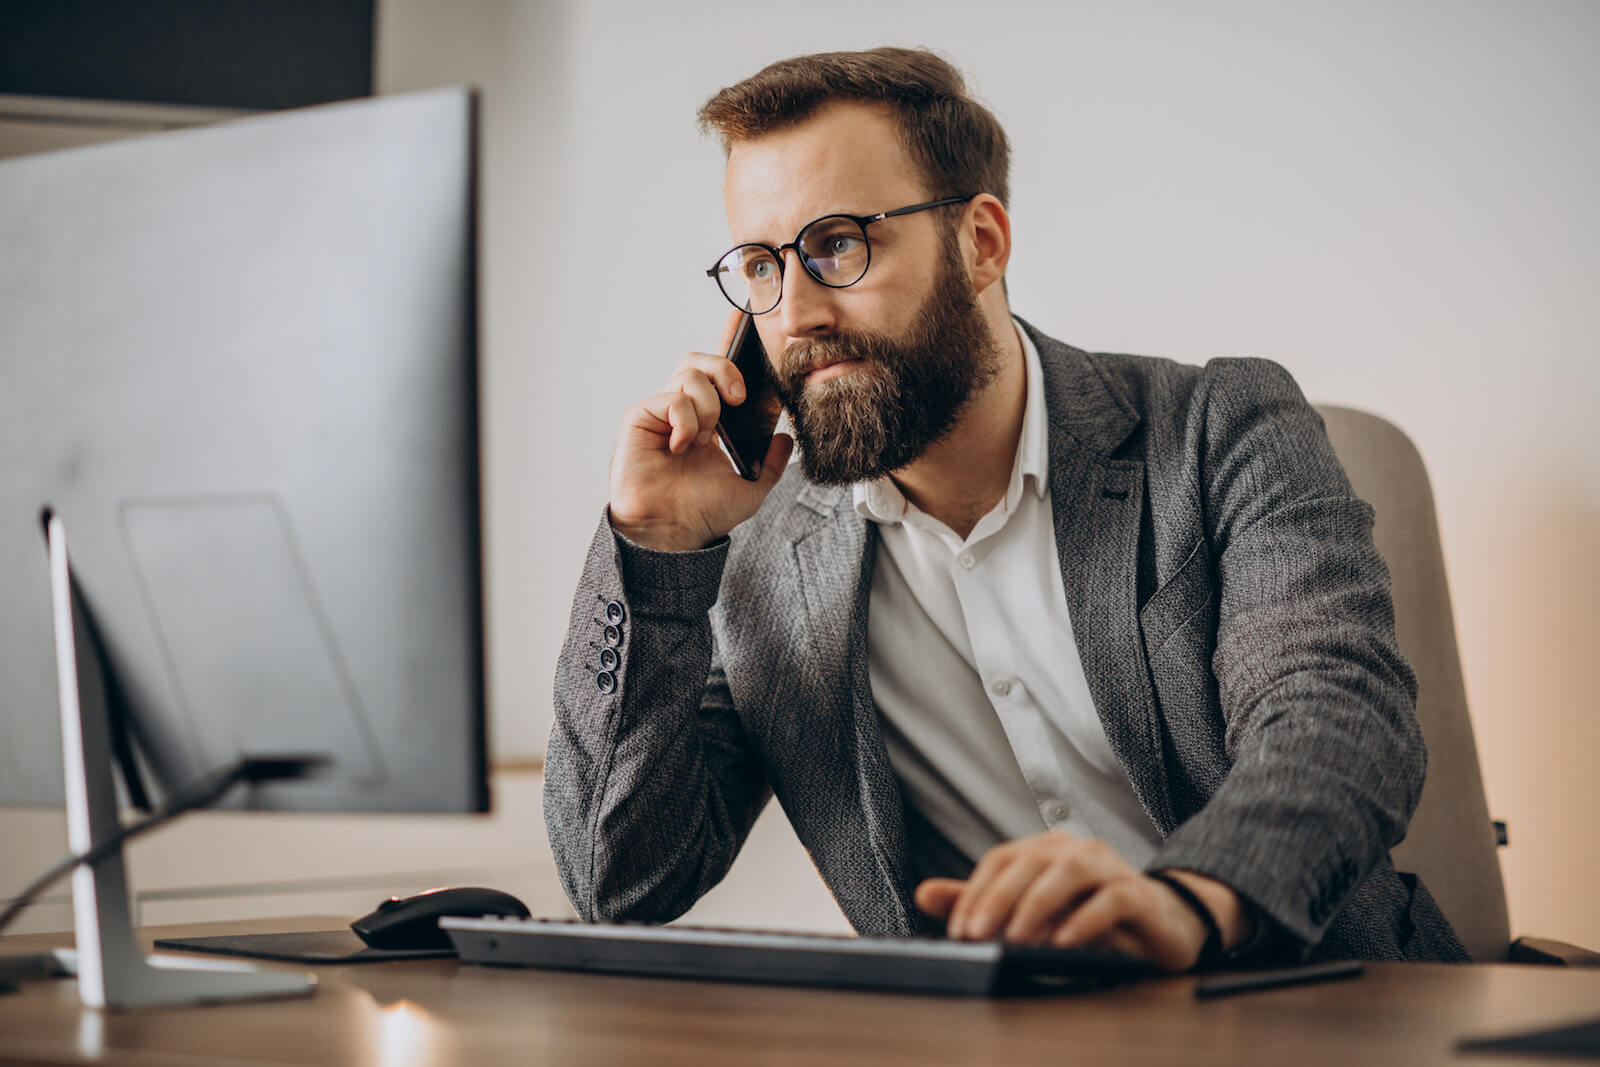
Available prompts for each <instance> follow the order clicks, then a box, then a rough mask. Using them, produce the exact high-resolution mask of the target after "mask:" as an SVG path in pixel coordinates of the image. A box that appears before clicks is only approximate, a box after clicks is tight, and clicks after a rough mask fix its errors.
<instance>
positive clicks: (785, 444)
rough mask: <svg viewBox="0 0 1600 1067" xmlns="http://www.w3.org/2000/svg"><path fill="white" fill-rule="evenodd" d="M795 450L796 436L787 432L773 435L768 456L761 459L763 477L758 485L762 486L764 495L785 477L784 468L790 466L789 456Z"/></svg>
mask: <svg viewBox="0 0 1600 1067" xmlns="http://www.w3.org/2000/svg"><path fill="white" fill-rule="evenodd" d="M793 452H794V438H792V437H790V436H789V435H788V434H786V433H775V434H773V435H772V443H771V444H769V445H767V456H766V458H765V459H763V460H762V461H761V477H760V478H758V479H757V480H756V485H758V486H760V488H761V492H762V493H763V495H764V494H766V493H767V492H768V491H770V490H771V489H772V487H773V486H775V485H777V484H778V479H779V478H782V477H783V472H784V469H785V468H786V467H788V466H789V456H790V454H791V453H793Z"/></svg>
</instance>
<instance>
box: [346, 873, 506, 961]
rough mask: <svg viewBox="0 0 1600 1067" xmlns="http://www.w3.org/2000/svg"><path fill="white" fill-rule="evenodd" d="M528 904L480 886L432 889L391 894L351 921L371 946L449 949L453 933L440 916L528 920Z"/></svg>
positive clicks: (357, 932)
mask: <svg viewBox="0 0 1600 1067" xmlns="http://www.w3.org/2000/svg"><path fill="white" fill-rule="evenodd" d="M529 914H530V913H529V911H528V906H527V905H526V904H524V903H522V901H520V900H518V899H517V898H516V897H514V896H512V895H511V894H510V893H502V892H500V891H499V890H498V889H483V888H480V887H478V886H456V887H454V888H447V889H429V890H426V891H425V892H422V893H418V894H417V895H416V896H414V897H390V898H389V899H388V900H386V901H384V902H383V903H382V904H379V905H378V906H377V908H376V909H374V910H373V911H372V912H371V913H370V914H368V915H363V916H362V917H361V918H359V919H357V920H356V921H355V922H353V923H351V924H350V929H352V930H354V931H355V932H356V936H358V937H360V938H361V940H363V941H365V942H366V943H367V944H368V945H369V946H370V947H372V948H383V949H433V948H449V947H451V946H450V935H449V934H447V933H445V932H444V931H443V930H441V929H439V917H440V916H441V915H464V916H468V917H470V918H478V917H481V916H484V915H494V916H507V915H509V916H515V917H516V918H518V919H526V918H527V917H528V915H529Z"/></svg>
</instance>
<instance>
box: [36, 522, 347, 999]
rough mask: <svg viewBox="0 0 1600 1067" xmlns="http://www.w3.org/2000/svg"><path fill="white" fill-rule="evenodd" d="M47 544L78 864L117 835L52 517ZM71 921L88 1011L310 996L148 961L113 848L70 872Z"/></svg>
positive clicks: (165, 960)
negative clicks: (80, 857) (106, 840)
mask: <svg viewBox="0 0 1600 1067" xmlns="http://www.w3.org/2000/svg"><path fill="white" fill-rule="evenodd" d="M45 535H46V541H47V543H48V546H49V551H50V599H51V605H52V611H53V615H54V621H55V645H56V681H57V688H58V690H59V692H60V696H61V759H62V765H63V769H64V771H65V776H66V794H67V796H66V801H67V838H68V842H69V846H70V847H71V849H72V851H73V853H74V854H76V855H80V856H81V855H83V854H85V853H87V852H88V851H89V850H90V848H92V847H93V846H94V844H95V842H97V841H103V840H105V839H107V838H109V837H111V836H112V835H113V834H115V833H116V832H117V831H118V829H119V828H120V823H119V821H118V818H117V795H116V782H115V780H114V779H113V777H112V774H113V771H112V762H111V761H112V747H111V723H110V716H109V715H108V713H107V710H106V701H105V688H104V680H103V679H102V677H101V674H100V669H99V668H100V664H99V659H98V655H97V653H96V652H95V650H94V646H93V644H92V642H91V639H90V637H89V634H88V629H87V627H86V626H85V625H84V620H83V618H82V615H81V613H80V612H79V611H77V610H76V608H77V604H76V602H75V590H74V586H73V582H72V568H71V565H70V563H69V562H68V558H67V533H66V526H65V525H64V524H63V523H62V521H61V518H60V517H59V516H57V515H48V516H47V518H46V523H45ZM80 649H81V650H82V652H81V654H80ZM72 915H73V931H74V933H75V935H76V939H77V950H76V952H75V953H73V955H72V957H71V959H72V965H75V967H76V970H77V974H78V992H79V995H80V996H81V997H82V999H83V1003H84V1004H85V1005H87V1006H89V1007H92V1008H111V1009H121V1008H143V1007H155V1006H161V1005H178V1004H204V1003H209V1002H213V1001H231V1000H248V999H256V998H261V997H290V996H309V995H310V994H311V993H313V992H315V991H316V981H315V979H314V978H312V977H311V976H309V975H300V974H290V973H285V972H282V971H267V970H261V969H258V968H256V967H254V966H252V965H250V964H248V963H240V962H237V961H233V960H191V959H184V958H181V957H176V956H148V957H147V956H146V955H145V954H144V952H143V950H141V949H140V948H139V945H138V942H137V940H136V939H135V937H134V932H133V922H132V917H131V915H130V913H129V909H128V879H127V870H126V867H125V865H124V864H123V861H122V849H121V848H120V847H119V848H117V849H116V850H114V851H113V852H111V853H109V854H107V855H106V856H104V857H102V858H100V859H98V860H95V861H94V862H92V863H85V864H81V865H79V866H78V867H77V868H76V869H74V870H73V872H72ZM63 965H64V966H65V965H67V964H65V963H64V964H63Z"/></svg>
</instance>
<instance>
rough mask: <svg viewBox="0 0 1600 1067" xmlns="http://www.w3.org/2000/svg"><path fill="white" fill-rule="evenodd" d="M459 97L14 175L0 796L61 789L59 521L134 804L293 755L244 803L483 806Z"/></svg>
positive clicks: (2, 188)
mask: <svg viewBox="0 0 1600 1067" xmlns="http://www.w3.org/2000/svg"><path fill="white" fill-rule="evenodd" d="M475 110H476V109H475V100H474V95H473V94H472V93H471V92H470V91H468V90H465V89H452V90H442V91H434V92H426V93H416V94H410V95H405V96H397V97H390V98H379V99H369V100H362V101H357V102H352V103H344V104H335V105H328V106H322V107H314V108H307V109H304V110H300V111H291V112H280V113H276V114H271V115H266V116H261V117H252V118H248V119H243V120H239V121H235V122H231V123H227V124H225V125H220V126H214V127H207V128H202V129H195V130H188V131H183V132H177V133H167V134H160V135H155V136H149V137H143V138H138V139H133V140H127V141H120V142H116V143H112V144H106V145H98V146H94V147H88V148H79V149H73V150H69V151H64V152H54V153H49V154H44V155H39V156H32V157H25V158H21V159H16V160H10V161H6V162H3V163H0V364H3V367H4V372H3V374H0V472H3V473H0V804H3V805H23V806H49V805H53V806H60V805H61V804H62V796H63V776H62V759H61V736H62V733H61V720H60V717H59V713H58V688H57V676H56V660H55V645H54V643H53V638H52V621H51V618H52V617H51V595H50V574H49V566H48V561H47V558H46V551H45V539H44V537H43V534H42V527H41V522H40V517H41V512H42V511H43V510H44V509H46V508H48V509H50V510H51V511H52V512H53V513H54V514H55V515H56V516H59V517H60V519H61V520H62V521H63V523H64V526H65V530H66V534H67V540H68V543H69V544H70V546H71V562H72V573H73V579H74V581H75V584H76V586H77V589H78V593H79V596H80V601H79V603H80V606H81V607H82V608H83V609H84V613H85V614H86V616H87V620H86V621H87V622H88V624H89V630H90V633H91V634H92V636H93V638H94V640H93V642H92V643H93V644H94V645H95V646H97V650H98V659H99V661H100V664H101V666H102V668H103V677H104V679H105V681H106V683H107V686H106V688H107V699H108V702H109V704H110V708H111V712H112V718H113V720H114V724H116V725H120V726H121V727H122V728H123V730H122V731H121V733H120V734H119V732H118V731H113V741H114V742H115V741H116V740H117V738H118V737H119V736H131V738H132V740H133V742H134V744H133V751H132V752H131V753H128V752H123V753H121V754H122V755H124V756H131V759H127V760H124V761H123V762H124V765H125V766H126V765H127V764H128V763H131V764H132V765H134V766H136V767H137V768H138V774H137V775H135V776H134V778H133V780H131V781H130V782H129V783H128V784H129V785H130V786H131V787H132V792H131V795H132V797H133V799H135V800H143V799H145V796H148V797H149V798H150V800H151V801H152V802H153V801H155V800H158V799H159V798H160V797H161V796H162V795H165V794H169V793H170V792H171V791H173V790H175V789H178V788H180V787H182V786H183V785H185V784H187V783H190V782H193V781H195V780H196V779H198V778H199V777H201V776H202V775H203V774H205V773H207V772H209V771H213V770H215V769H217V768H218V767H221V766H225V765H226V764H228V763H230V762H231V761H233V760H235V759H237V758H239V757H240V756H242V755H250V754H267V755H270V754H273V753H278V752H295V753H306V752H310V753H325V754H328V755H331V756H332V758H333V761H334V762H333V765H332V766H331V767H330V768H329V769H328V770H327V771H326V772H325V773H323V774H321V775H318V776H316V777H313V778H309V779H306V780H303V781H295V782H283V783H269V784H264V785H261V786H258V787H254V788H252V789H250V790H236V791H235V796H234V797H233V803H234V804H235V805H244V806H248V807H252V808H268V809H278V810H338V811H361V812H365V811H408V812H471V811H483V810H486V809H487V806H488V787H487V776H486V769H485V768H486V754H485V725H484V706H483V705H484V697H483V637H482V631H483V612H482V605H481V593H480V588H481V583H480V548H479V539H480V529H479V460H478V456H479V440H478V424H477V389H478V384H477V360H476V354H477V346H476V296H475V293H476V286H475V258H476V257H475V229H476V197H475V177H476V170H475V164H474V158H475ZM80 654H83V650H82V649H80Z"/></svg>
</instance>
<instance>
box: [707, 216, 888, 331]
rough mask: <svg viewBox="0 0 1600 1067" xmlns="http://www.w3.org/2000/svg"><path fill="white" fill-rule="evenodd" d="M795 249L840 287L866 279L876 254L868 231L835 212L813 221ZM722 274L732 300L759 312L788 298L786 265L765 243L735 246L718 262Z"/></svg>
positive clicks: (813, 271)
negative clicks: (785, 296) (785, 280)
mask: <svg viewBox="0 0 1600 1067" xmlns="http://www.w3.org/2000/svg"><path fill="white" fill-rule="evenodd" d="M795 249H796V251H797V252H798V253H799V257H800V264H801V266H803V267H804V268H805V271H806V273H807V274H809V275H811V276H812V277H813V278H815V279H816V280H817V281H819V282H821V283H822V284H823V285H827V286H832V287H833V288H836V289H842V288H844V287H845V286H847V285H854V284H855V283H856V282H858V281H860V280H861V277H862V275H864V274H866V272H867V263H868V262H869V260H870V258H871V252H870V250H869V248H868V246H867V233H866V231H865V230H864V229H862V227H861V224H860V223H858V222H857V221H856V220H855V219H852V218H849V217H848V216H844V215H829V216H828V217H826V218H821V219H817V220H816V221H815V222H813V223H811V224H810V225H808V226H807V227H806V228H805V229H803V230H801V231H800V235H799V236H798V237H797V238H795ZM716 276H717V282H718V283H719V284H720V285H721V286H722V291H723V292H724V293H726V294H727V295H728V299H729V300H731V301H733V303H734V305H735V306H737V307H743V308H748V309H749V310H750V312H751V314H754V315H760V314H762V313H763V312H767V311H771V310H772V309H773V308H775V307H777V306H778V301H779V299H780V298H781V297H782V296H783V268H782V265H781V264H780V263H779V261H778V259H777V257H775V256H774V255H773V254H772V250H771V249H770V248H766V247H764V246H762V245H740V246H739V247H738V248H735V249H733V250H732V251H731V252H729V253H728V254H727V255H725V256H723V257H722V259H721V261H720V262H718V264H717V275H716Z"/></svg>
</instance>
